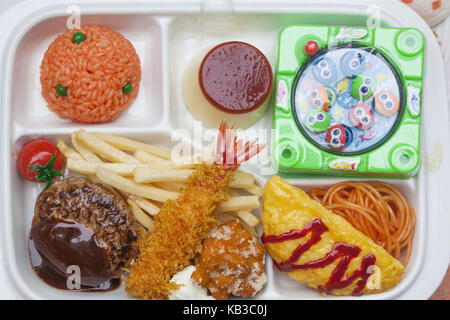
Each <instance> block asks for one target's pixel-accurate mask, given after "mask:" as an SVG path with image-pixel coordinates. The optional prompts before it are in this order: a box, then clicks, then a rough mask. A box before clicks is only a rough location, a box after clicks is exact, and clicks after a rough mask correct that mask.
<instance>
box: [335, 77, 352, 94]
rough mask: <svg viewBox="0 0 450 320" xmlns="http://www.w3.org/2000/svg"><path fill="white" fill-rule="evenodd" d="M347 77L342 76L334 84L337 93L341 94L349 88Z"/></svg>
mask: <svg viewBox="0 0 450 320" xmlns="http://www.w3.org/2000/svg"><path fill="white" fill-rule="evenodd" d="M349 82H350V79H349V78H344V79H343V80H341V81H339V82H338V83H337V84H336V90H337V93H338V94H343V93H344V92H346V91H347V89H348V88H349Z"/></svg>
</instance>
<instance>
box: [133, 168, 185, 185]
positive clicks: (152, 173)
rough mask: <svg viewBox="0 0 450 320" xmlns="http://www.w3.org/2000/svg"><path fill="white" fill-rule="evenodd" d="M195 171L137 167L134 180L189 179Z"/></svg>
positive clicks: (141, 181)
mask: <svg viewBox="0 0 450 320" xmlns="http://www.w3.org/2000/svg"><path fill="white" fill-rule="evenodd" d="M193 172H194V170H186V169H176V170H161V169H156V168H144V167H137V168H136V169H135V170H134V181H136V182H138V183H149V182H161V181H163V182H180V181H187V179H188V178H189V176H190V175H191V174H192V173H193Z"/></svg>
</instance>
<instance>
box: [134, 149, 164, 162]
mask: <svg viewBox="0 0 450 320" xmlns="http://www.w3.org/2000/svg"><path fill="white" fill-rule="evenodd" d="M134 157H135V158H136V159H138V160H139V161H140V162H142V163H148V164H153V163H155V162H157V161H160V160H161V158H159V157H157V156H154V155H151V154H150V153H148V152H145V151H142V150H136V151H135V152H134Z"/></svg>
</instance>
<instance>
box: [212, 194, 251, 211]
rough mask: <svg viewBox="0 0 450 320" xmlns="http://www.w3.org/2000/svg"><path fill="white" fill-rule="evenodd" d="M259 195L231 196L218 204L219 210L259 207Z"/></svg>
mask: <svg viewBox="0 0 450 320" xmlns="http://www.w3.org/2000/svg"><path fill="white" fill-rule="evenodd" d="M259 206H260V203H259V197H257V196H238V197H231V198H229V199H228V200H227V201H224V202H221V203H220V204H219V205H218V208H217V209H218V211H219V212H231V211H241V210H251V209H256V208H259Z"/></svg>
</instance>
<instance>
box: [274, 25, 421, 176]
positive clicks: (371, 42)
mask: <svg viewBox="0 0 450 320" xmlns="http://www.w3.org/2000/svg"><path fill="white" fill-rule="evenodd" d="M423 61H424V38H423V35H422V34H421V33H420V32H419V31H417V30H416V29H405V28H372V29H368V28H350V27H334V26H289V27H287V28H285V29H283V30H282V31H281V33H280V36H279V45H278V64H277V69H276V80H275V87H276V90H277V91H276V98H275V104H274V128H275V129H277V130H276V131H275V132H276V134H275V137H274V143H273V154H274V159H275V161H276V162H277V163H278V165H279V170H280V171H281V172H283V171H299V172H307V173H315V172H317V173H319V172H320V173H329V174H341V175H342V174H345V175H347V174H354V175H383V176H393V177H409V176H413V175H415V174H416V173H417V172H418V169H419V163H420V120H421V92H422V77H423Z"/></svg>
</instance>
